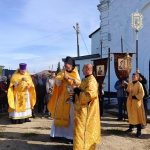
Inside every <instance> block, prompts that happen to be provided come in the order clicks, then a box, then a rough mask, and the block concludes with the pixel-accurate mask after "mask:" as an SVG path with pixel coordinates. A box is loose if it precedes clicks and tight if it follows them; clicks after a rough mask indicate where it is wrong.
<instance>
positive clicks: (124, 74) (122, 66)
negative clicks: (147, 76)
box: [114, 53, 132, 80]
mask: <svg viewBox="0 0 150 150" xmlns="http://www.w3.org/2000/svg"><path fill="white" fill-rule="evenodd" d="M129 55H130V57H132V53H129ZM125 56H126V53H114V67H115V73H116V76H117V78H118V79H119V80H125V79H127V78H128V76H129V72H130V71H131V70H130V71H129V72H128V71H127V70H126V65H127V60H125V59H124V57H125Z"/></svg>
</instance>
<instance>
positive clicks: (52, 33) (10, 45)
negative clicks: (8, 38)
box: [0, 27, 68, 46]
mask: <svg viewBox="0 0 150 150" xmlns="http://www.w3.org/2000/svg"><path fill="white" fill-rule="evenodd" d="M64 29H68V27H65V28H63V29H61V30H59V31H56V32H54V33H51V34H49V35H46V36H44V37H41V38H38V39H35V40H32V41H27V42H23V43H19V44H12V45H9V44H7V45H0V46H16V45H23V44H27V43H32V42H35V41H39V40H42V39H45V38H48V37H51V36H52V35H55V34H57V33H61V32H62V31H64Z"/></svg>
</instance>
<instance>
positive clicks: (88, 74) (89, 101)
mask: <svg viewBox="0 0 150 150" xmlns="http://www.w3.org/2000/svg"><path fill="white" fill-rule="evenodd" d="M82 71H83V74H84V75H85V78H84V79H83V81H82V82H81V85H80V87H79V88H78V87H74V92H75V93H76V95H75V96H76V97H75V106H74V107H75V115H74V138H73V150H95V148H96V144H97V143H99V142H100V133H101V132H100V115H99V99H98V83H97V81H96V79H95V77H94V76H93V75H92V65H91V64H90V63H86V64H85V65H84V66H83V70H82Z"/></svg>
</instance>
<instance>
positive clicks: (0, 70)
mask: <svg viewBox="0 0 150 150" xmlns="http://www.w3.org/2000/svg"><path fill="white" fill-rule="evenodd" d="M3 68H4V66H0V78H1V77H2V71H3Z"/></svg>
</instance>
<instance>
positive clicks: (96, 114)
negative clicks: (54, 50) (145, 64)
mask: <svg viewBox="0 0 150 150" xmlns="http://www.w3.org/2000/svg"><path fill="white" fill-rule="evenodd" d="M26 66H27V64H25V63H20V64H19V68H18V69H17V70H16V71H15V73H14V74H13V75H12V76H11V77H10V76H9V78H8V79H7V77H6V76H3V77H2V79H1V81H0V112H3V111H7V109H8V112H9V118H10V119H11V123H13V124H22V123H25V122H30V121H31V120H30V119H29V118H30V117H36V114H35V111H34V110H35V109H37V111H38V113H41V117H42V118H44V117H45V116H46V115H47V117H48V118H52V119H53V121H52V126H51V131H50V138H51V139H52V140H53V139H54V138H55V137H59V138H66V139H68V140H69V142H70V143H73V149H74V150H79V149H80V150H83V149H87V150H95V147H96V144H97V143H99V142H100V135H101V127H100V117H101V116H102V114H103V106H101V105H103V104H102V102H100V101H101V100H103V97H102V98H101V97H99V94H98V93H99V91H98V90H99V85H98V82H97V80H96V77H95V76H94V75H93V66H92V64H90V63H85V64H84V66H83V69H82V71H83V74H84V76H85V78H84V79H82V81H81V79H80V76H79V73H78V69H77V68H76V65H75V60H74V59H73V58H72V57H70V56H67V57H66V58H65V60H64V68H63V69H62V71H60V72H59V73H58V74H56V72H51V76H47V75H46V74H45V73H43V74H42V75H38V76H33V75H30V74H29V73H28V72H27V71H26ZM10 78H11V79H10ZM146 84H147V80H146V79H145V77H144V76H143V75H142V74H141V73H140V72H139V70H138V69H137V70H136V72H135V73H133V75H132V82H130V83H128V80H118V81H117V82H116V83H115V86H114V87H115V89H116V90H117V100H118V118H117V121H120V120H122V119H123V117H124V116H123V112H122V111H123V107H122V106H124V111H127V114H128V120H129V128H128V129H127V130H126V131H125V132H132V131H133V128H134V126H136V127H137V133H136V136H137V137H140V136H141V129H142V128H145V127H146V122H147V115H148V109H147V99H148V98H149V95H148V93H147V89H146ZM104 85H105V84H104ZM104 85H102V90H103V88H104V87H105V86H104ZM68 100H70V101H68ZM99 103H100V105H99ZM100 108H101V111H100Z"/></svg>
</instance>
